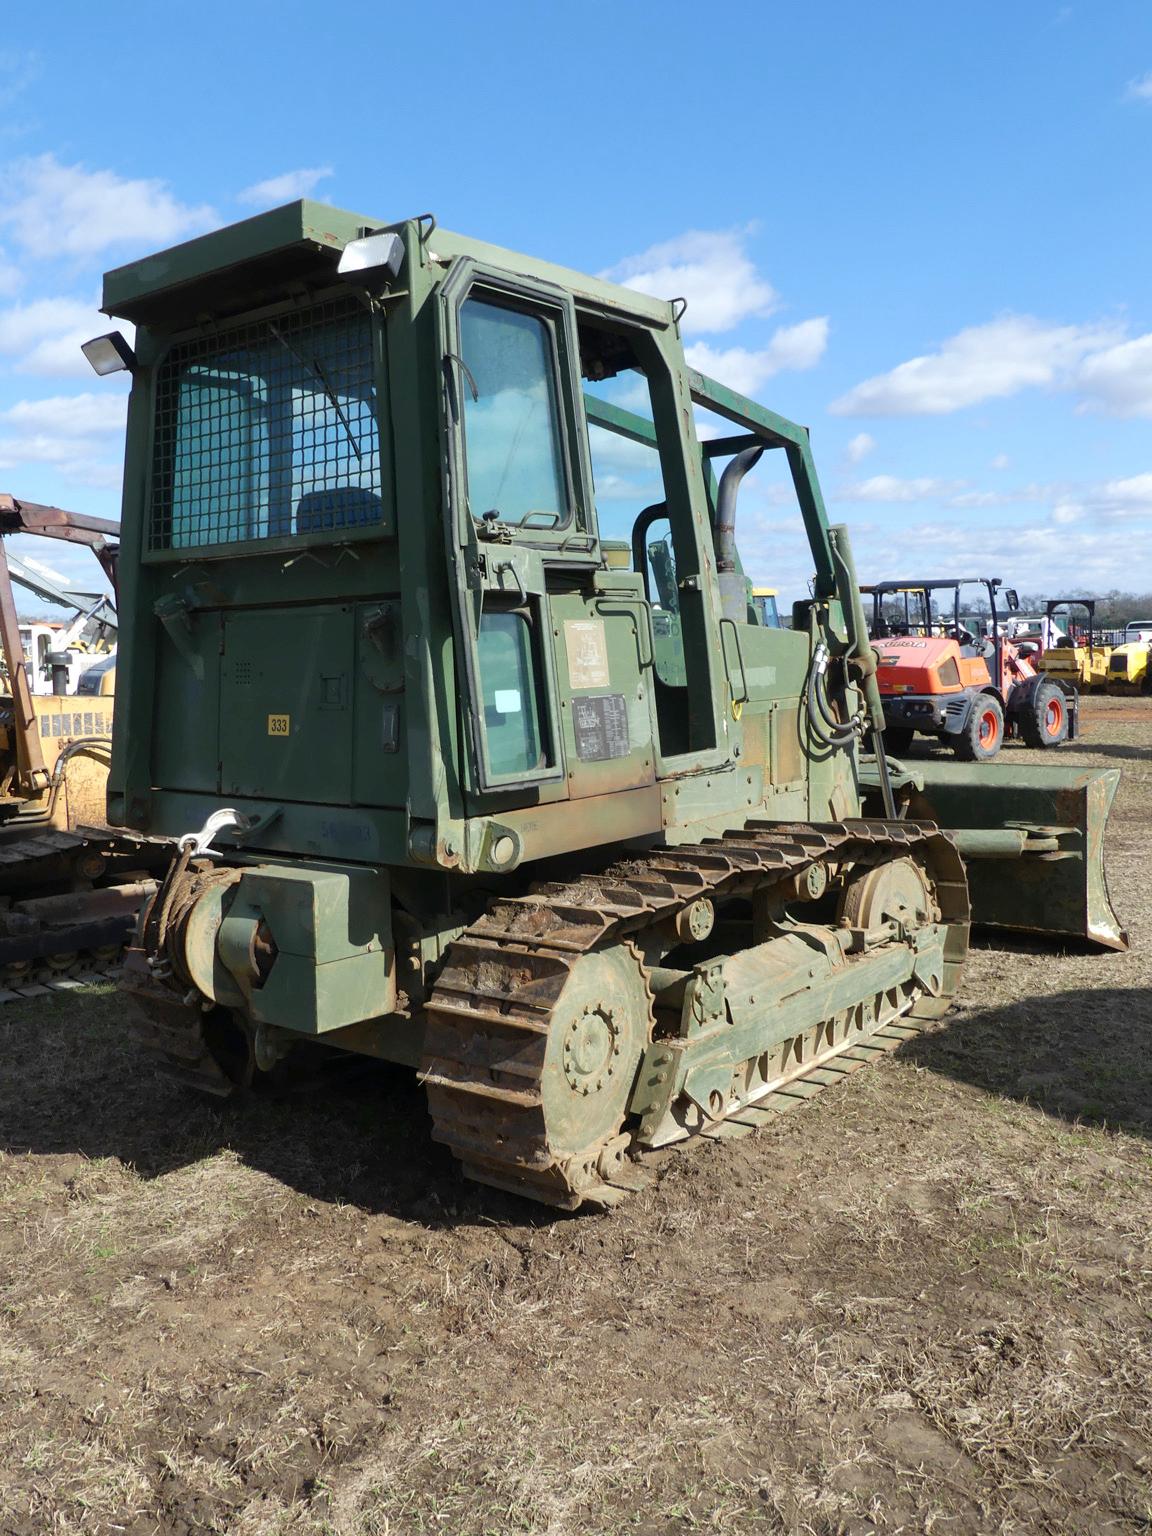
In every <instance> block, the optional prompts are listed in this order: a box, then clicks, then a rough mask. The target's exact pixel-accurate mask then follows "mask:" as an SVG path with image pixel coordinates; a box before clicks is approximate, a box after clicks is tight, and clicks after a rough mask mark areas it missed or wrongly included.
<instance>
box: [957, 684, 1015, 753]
mask: <svg viewBox="0 0 1152 1536" xmlns="http://www.w3.org/2000/svg"><path fill="white" fill-rule="evenodd" d="M1003 740H1004V711H1003V710H1002V709H1001V707H1000V700H999V699H997V698H996V697H995V696H994V695H993V694H990V693H982V694H981V695H980V697H979V698H978V699H976V700H974V702H973V705H972V709H971V711H970V713H969V715H968V719H967V721H966V722H965V725H964V729H963V730H962V731H960V732H959V733H958V735H956V736H955V737H954V738H953V742H952V748H953V751H954V752H955V753H956V756H957V757H958V758H960V760H961V761H962V762H965V763H986V762H988V761H989V760H990V759H991V758H993V757H995V756H996V754H997V752H999V750H1000V746H1001V743H1002V742H1003Z"/></svg>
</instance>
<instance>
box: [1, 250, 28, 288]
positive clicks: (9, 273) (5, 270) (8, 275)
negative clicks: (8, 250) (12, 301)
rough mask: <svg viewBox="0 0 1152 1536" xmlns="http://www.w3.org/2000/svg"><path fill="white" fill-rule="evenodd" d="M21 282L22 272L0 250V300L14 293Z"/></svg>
mask: <svg viewBox="0 0 1152 1536" xmlns="http://www.w3.org/2000/svg"><path fill="white" fill-rule="evenodd" d="M23 282H24V274H23V272H21V270H20V268H19V267H18V266H16V264H15V263H14V262H11V261H9V260H8V258H7V257H6V256H5V254H4V252H3V250H0V298H7V297H8V296H9V295H10V294H13V293H15V292H16V290H17V288H19V287H20V286H21V285H22V283H23Z"/></svg>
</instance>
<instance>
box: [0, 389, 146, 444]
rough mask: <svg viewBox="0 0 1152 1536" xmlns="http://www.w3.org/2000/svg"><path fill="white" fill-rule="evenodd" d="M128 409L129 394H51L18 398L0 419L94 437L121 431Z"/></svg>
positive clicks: (35, 428)
mask: <svg viewBox="0 0 1152 1536" xmlns="http://www.w3.org/2000/svg"><path fill="white" fill-rule="evenodd" d="M127 411H128V397H127V395H123V394H112V393H108V394H81V395H53V396H52V397H51V398H50V399H48V400H20V401H18V402H17V403H16V404H15V405H13V406H11V407H10V408H9V409H8V410H6V411H3V412H0V421H4V422H6V423H8V424H10V425H11V426H13V427H15V428H16V429H17V430H20V431H27V432H33V433H35V432H62V433H65V434H67V435H69V436H72V437H95V436H98V435H100V434H102V433H105V432H116V433H121V432H123V430H124V421H125V417H126V415H127Z"/></svg>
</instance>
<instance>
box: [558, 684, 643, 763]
mask: <svg viewBox="0 0 1152 1536" xmlns="http://www.w3.org/2000/svg"><path fill="white" fill-rule="evenodd" d="M572 729H573V731H574V732H575V735H576V756H577V757H578V758H580V760H581V761H582V762H585V763H596V762H602V761H604V759H605V758H610V757H627V756H628V753H629V750H630V746H629V740H628V704H627V701H626V700H625V698H624V695H623V694H622V693H602V694H598V695H597V696H596V697H595V698H591V699H573V700H572Z"/></svg>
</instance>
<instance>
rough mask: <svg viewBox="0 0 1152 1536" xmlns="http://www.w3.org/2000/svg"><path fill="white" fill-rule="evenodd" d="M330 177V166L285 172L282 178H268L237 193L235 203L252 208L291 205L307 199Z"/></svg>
mask: <svg viewBox="0 0 1152 1536" xmlns="http://www.w3.org/2000/svg"><path fill="white" fill-rule="evenodd" d="M331 175H332V167H331V166H330V165H317V166H311V167H302V168H301V169H300V170H298V171H285V172H284V174H283V175H282V176H269V178H268V179H267V181H258V182H256V184H255V185H254V186H251V187H245V188H244V190H243V192H237V194H236V201H237V202H238V203H250V204H251V205H252V207H254V208H275V207H277V206H278V205H279V204H280V203H291V202H294V201H295V199H296V198H298V197H307V196H308V194H309V193H310V192H311V191H312V190H313V189H314V188H315V187H316V186H317V185H318V184H319V183H320V182H322V181H326V180H327V179H328V177H329V176H331Z"/></svg>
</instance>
